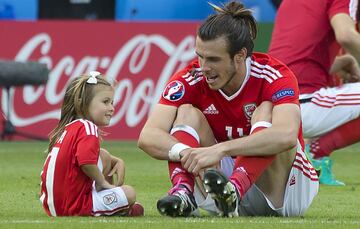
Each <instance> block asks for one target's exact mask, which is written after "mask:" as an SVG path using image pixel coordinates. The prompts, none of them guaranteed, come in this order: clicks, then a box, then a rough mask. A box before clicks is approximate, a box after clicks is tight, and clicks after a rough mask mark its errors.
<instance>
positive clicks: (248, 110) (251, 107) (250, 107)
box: [244, 103, 256, 119]
mask: <svg viewBox="0 0 360 229" xmlns="http://www.w3.org/2000/svg"><path fill="white" fill-rule="evenodd" d="M255 109H256V104H255V103H248V104H245V105H244V113H245V115H246V117H247V118H248V119H251V116H252V115H253V113H254V111H255Z"/></svg>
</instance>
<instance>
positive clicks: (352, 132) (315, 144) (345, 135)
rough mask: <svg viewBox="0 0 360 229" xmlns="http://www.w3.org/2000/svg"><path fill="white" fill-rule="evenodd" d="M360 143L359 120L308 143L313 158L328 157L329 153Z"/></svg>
mask: <svg viewBox="0 0 360 229" xmlns="http://www.w3.org/2000/svg"><path fill="white" fill-rule="evenodd" d="M359 141H360V118H357V119H354V120H352V121H350V122H348V123H345V124H344V125H342V126H339V127H338V128H336V129H334V130H332V131H330V132H328V133H326V134H325V135H323V136H321V137H320V138H318V139H316V140H314V141H312V142H311V143H310V152H311V153H313V154H314V158H320V157H325V156H329V155H330V154H331V152H333V151H334V150H337V149H341V148H343V147H345V146H349V145H351V144H354V143H356V142H359Z"/></svg>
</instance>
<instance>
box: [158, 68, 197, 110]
mask: <svg viewBox="0 0 360 229" xmlns="http://www.w3.org/2000/svg"><path fill="white" fill-rule="evenodd" d="M202 79H203V75H202V72H201V71H200V67H199V66H198V65H197V62H196V61H194V62H192V63H191V64H190V65H189V66H187V67H186V68H184V69H183V70H181V71H179V72H177V73H175V74H174V75H173V76H172V77H171V78H170V80H169V82H168V84H167V85H166V87H165V88H164V90H163V92H162V95H161V98H160V100H159V103H160V104H164V105H170V106H175V107H179V106H180V105H182V104H194V103H196V102H195V101H196V99H197V98H199V93H200V91H201V89H200V87H199V86H200V81H201V80H202Z"/></svg>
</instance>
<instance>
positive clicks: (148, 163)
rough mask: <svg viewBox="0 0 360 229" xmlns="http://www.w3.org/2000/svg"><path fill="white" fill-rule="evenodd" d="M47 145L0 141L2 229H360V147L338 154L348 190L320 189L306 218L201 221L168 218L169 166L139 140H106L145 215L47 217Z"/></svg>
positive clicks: (206, 218)
mask: <svg viewBox="0 0 360 229" xmlns="http://www.w3.org/2000/svg"><path fill="white" fill-rule="evenodd" d="M46 146H47V143H45V142H0V228H34V227H36V228H48V227H51V228H64V227H67V228H100V227H101V228H114V227H121V228H142V229H144V228H159V229H162V228H172V229H177V228H204V229H205V228H206V229H211V228H220V227H223V228H264V227H266V228H268V227H270V228H271V227H282V228H309V227H311V228H323V227H325V226H326V227H329V228H334V227H336V228H360V198H359V197H360V167H359V165H358V164H359V161H360V144H357V145H353V146H351V147H348V148H346V149H343V150H339V151H336V152H335V153H334V154H333V155H332V156H331V157H332V158H333V159H334V162H335V163H334V168H333V169H334V172H335V174H336V178H338V179H339V180H342V181H344V182H345V183H346V186H345V187H330V186H323V185H322V186H320V191H319V194H318V196H317V197H316V199H315V200H314V202H313V204H312V206H311V207H310V209H309V210H308V211H307V213H306V214H305V216H304V217H297V218H279V217H240V218H232V219H227V218H218V217H210V216H207V215H206V214H203V216H202V217H200V218H169V217H162V216H160V215H159V213H158V212H157V210H156V201H157V199H158V198H160V197H162V196H163V195H164V194H165V193H166V191H167V190H168V189H169V187H170V183H169V181H168V175H167V163H166V162H164V161H158V160H155V159H152V158H150V157H149V156H147V155H146V154H145V153H143V152H142V151H140V150H139V149H137V147H136V144H135V143H134V142H106V143H104V147H105V148H107V149H108V150H109V151H110V152H111V153H112V154H114V155H116V156H119V157H121V158H123V159H124V161H125V163H126V181H125V183H127V184H129V185H132V186H134V187H135V189H136V190H137V199H138V201H140V202H141V203H142V204H143V205H144V206H145V217H140V218H128V217H98V218H92V217H59V218H51V217H48V216H46V215H45V212H44V211H43V209H42V206H41V204H40V202H39V198H38V196H39V180H40V171H41V170H42V165H43V162H44V160H45V157H46V155H45V154H44V153H42V152H43V151H44V149H46Z"/></svg>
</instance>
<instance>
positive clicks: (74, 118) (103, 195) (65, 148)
mask: <svg viewBox="0 0 360 229" xmlns="http://www.w3.org/2000/svg"><path fill="white" fill-rule="evenodd" d="M113 96H114V88H113V87H112V86H111V85H110V83H109V82H107V81H106V80H105V78H103V77H102V76H101V75H100V73H98V72H91V73H90V76H81V77H78V78H76V79H75V80H73V81H72V82H71V84H70V85H69V86H68V87H67V90H66V92H65V97H64V102H63V105H62V107H61V118H60V121H59V124H58V125H57V127H56V128H55V129H54V130H53V131H52V132H51V133H50V144H49V149H48V152H49V154H48V157H47V159H46V161H45V164H44V168H43V171H42V172H41V197H40V200H41V202H42V204H43V207H44V209H45V211H46V213H47V214H48V215H49V216H99V215H130V216H137V215H142V214H143V207H142V206H141V205H140V204H139V203H135V196H136V195H135V190H134V188H132V187H131V186H128V185H123V183H124V175H125V167H124V162H123V161H122V160H121V159H119V158H116V157H114V156H112V155H110V154H109V153H108V152H107V151H106V150H104V149H100V134H101V131H99V130H98V126H99V127H101V126H107V125H108V124H109V122H110V119H111V116H112V115H113V113H114V107H113V105H112V103H113ZM113 176H116V178H117V179H113Z"/></svg>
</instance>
